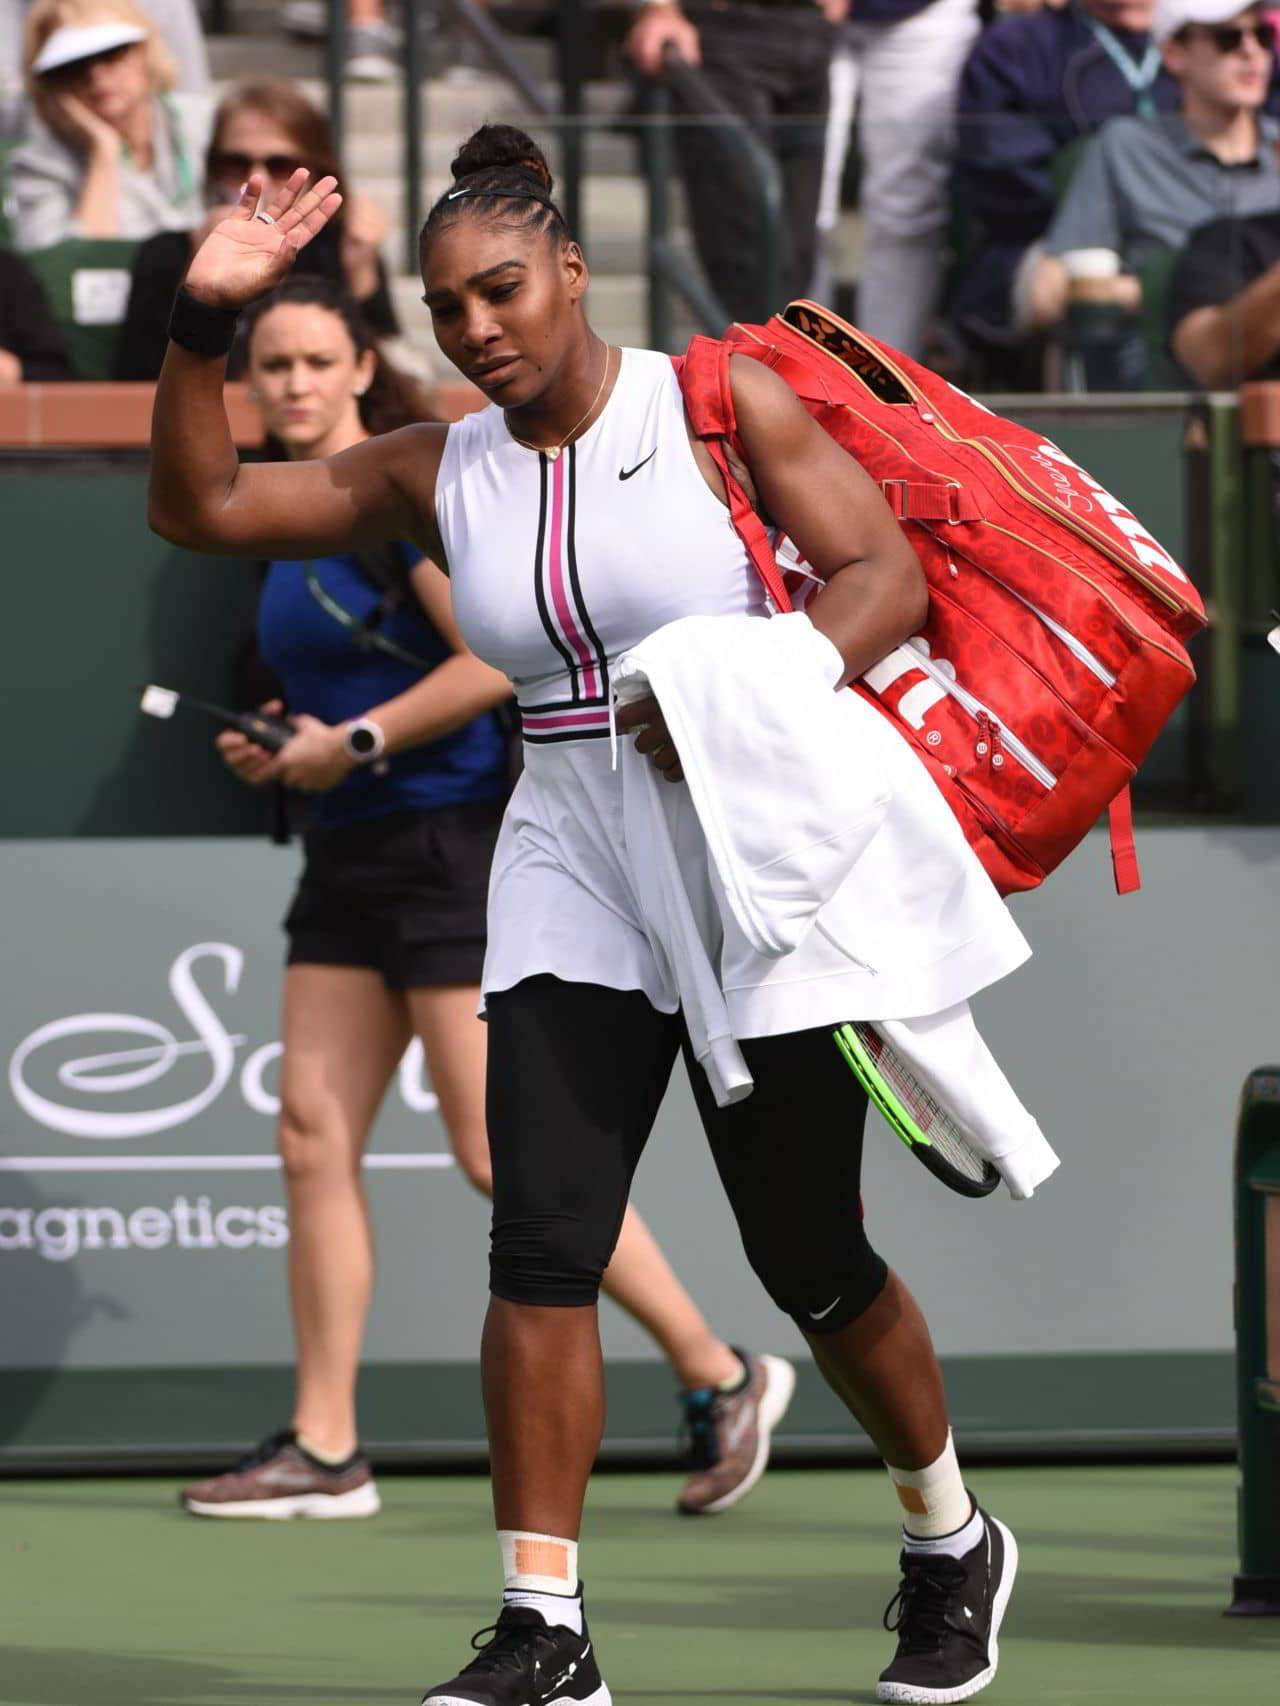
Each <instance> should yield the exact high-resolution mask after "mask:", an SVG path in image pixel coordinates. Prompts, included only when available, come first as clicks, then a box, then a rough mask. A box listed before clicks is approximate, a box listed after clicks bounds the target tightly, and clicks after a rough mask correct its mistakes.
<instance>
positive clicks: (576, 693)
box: [520, 444, 609, 745]
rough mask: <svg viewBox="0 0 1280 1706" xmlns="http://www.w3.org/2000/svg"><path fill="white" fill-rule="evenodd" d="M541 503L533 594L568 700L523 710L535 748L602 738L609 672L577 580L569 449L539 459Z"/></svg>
mask: <svg viewBox="0 0 1280 1706" xmlns="http://www.w3.org/2000/svg"><path fill="white" fill-rule="evenodd" d="M538 463H539V472H540V475H541V482H542V486H541V496H540V499H539V506H538V543H537V549H536V552H535V555H534V568H533V574H534V594H535V597H536V598H537V601H538V614H539V616H540V617H541V618H542V625H543V627H544V628H545V629H546V631H547V637H548V639H549V640H550V641H551V644H552V645H553V646H554V647H555V649H556V651H557V652H558V653H559V655H560V657H561V658H563V660H564V666H565V668H566V670H567V671H568V672H569V681H570V684H571V685H570V690H569V693H568V696H567V697H566V698H563V699H559V700H557V701H556V702H555V703H554V704H551V705H539V706H537V707H536V708H531V709H523V708H522V710H521V713H520V720H521V724H522V727H523V732H524V738H525V739H526V740H527V741H532V742H534V743H535V744H539V745H545V744H548V743H550V742H552V741H565V740H598V739H599V738H600V737H601V736H604V735H607V734H608V733H609V668H608V659H607V658H606V656H605V649H604V647H603V646H602V645H601V643H600V636H599V635H598V634H597V633H596V631H595V627H594V626H593V624H592V621H591V616H590V614H589V612H588V610H587V605H586V600H585V599H584V598H583V596H582V582H581V580H580V578H579V575H578V557H577V551H576V547H575V542H574V532H575V524H576V510H577V451H576V447H575V446H574V445H572V444H571V445H570V446H569V447H568V449H567V450H566V451H565V452H564V454H563V455H562V456H558V457H556V458H555V460H554V461H552V460H551V459H550V458H549V457H547V456H539V458H538Z"/></svg>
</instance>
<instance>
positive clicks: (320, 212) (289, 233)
mask: <svg viewBox="0 0 1280 1706" xmlns="http://www.w3.org/2000/svg"><path fill="white" fill-rule="evenodd" d="M264 182H265V180H264V178H263V176H262V174H261V173H258V172H255V173H254V174H253V175H252V176H251V177H250V179H249V181H248V183H247V184H246V185H245V186H244V189H243V190H242V191H241V194H240V200H239V202H238V203H237V204H236V206H235V208H234V209H233V211H232V212H231V214H230V215H229V216H228V217H227V218H226V219H223V220H221V221H220V222H219V223H218V224H217V225H215V226H214V227H213V229H212V231H210V232H209V234H208V236H207V237H206V238H205V240H204V242H203V243H201V245H200V247H199V248H198V249H197V250H196V253H195V257H194V259H193V260H192V262H191V265H190V267H189V268H188V269H187V277H186V281H185V282H186V288H187V290H188V291H189V292H190V293H191V295H192V296H194V297H196V298H197V300H199V301H201V302H206V303H208V304H209V306H210V307H211V308H233V309H234V308H243V307H244V306H245V305H246V303H249V302H253V301H255V300H256V299H257V298H258V297H259V296H265V295H266V293H267V292H268V291H269V290H273V289H274V288H275V286H276V285H277V284H279V283H280V280H281V279H282V278H283V277H284V276H285V274H286V273H287V272H288V271H289V269H290V267H292V265H293V263H294V262H295V261H296V260H297V258H298V254H299V252H300V251H301V250H302V249H305V248H306V246H307V244H308V243H309V242H310V241H311V239H312V238H313V237H315V236H317V235H318V234H319V233H320V232H321V231H323V230H324V228H325V226H326V225H327V224H328V223H329V221H330V220H331V219H332V218H333V216H334V214H335V213H337V211H338V209H339V208H340V207H341V206H342V197H341V195H340V194H339V193H338V181H337V179H336V178H320V179H319V180H318V181H317V182H316V183H314V184H313V183H311V181H310V176H309V174H308V173H307V171H306V170H305V169H304V168H302V167H299V168H298V170H297V171H296V172H295V173H294V174H293V176H292V177H291V178H290V179H289V180H288V182H287V183H285V184H283V185H282V186H281V188H280V189H279V190H278V191H277V192H276V194H275V196H273V198H272V199H271V201H270V203H269V204H268V205H267V206H266V207H265V208H259V206H258V203H259V200H260V199H261V196H262V190H263V185H264Z"/></svg>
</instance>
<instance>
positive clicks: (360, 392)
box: [351, 385, 369, 397]
mask: <svg viewBox="0 0 1280 1706" xmlns="http://www.w3.org/2000/svg"><path fill="white" fill-rule="evenodd" d="M368 389H369V387H368V386H367V385H357V386H356V388H355V390H354V391H353V392H352V393H351V395H352V396H353V397H363V396H364V394H365V392H366V391H367V390H368Z"/></svg>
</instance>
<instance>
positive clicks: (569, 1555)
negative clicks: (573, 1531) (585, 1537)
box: [498, 1528, 578, 1594]
mask: <svg viewBox="0 0 1280 1706" xmlns="http://www.w3.org/2000/svg"><path fill="white" fill-rule="evenodd" d="M498 1547H499V1550H500V1551H501V1553H502V1585H503V1587H504V1588H516V1589H520V1590H522V1591H523V1592H525V1593H557V1594H573V1593H577V1591H578V1542H577V1541H576V1540H565V1539H562V1538H561V1537H560V1536H559V1535H555V1534H530V1533H528V1532H527V1531H526V1530H524V1529H516V1528H500V1529H499V1530H498Z"/></svg>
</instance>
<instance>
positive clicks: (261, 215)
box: [253, 209, 275, 225]
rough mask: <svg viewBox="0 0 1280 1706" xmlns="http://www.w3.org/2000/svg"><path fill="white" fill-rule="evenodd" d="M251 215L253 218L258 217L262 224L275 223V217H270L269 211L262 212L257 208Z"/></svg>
mask: <svg viewBox="0 0 1280 1706" xmlns="http://www.w3.org/2000/svg"><path fill="white" fill-rule="evenodd" d="M253 217H254V218H255V219H260V220H261V221H262V223H263V224H264V225H274V224H275V219H274V218H273V217H272V215H271V214H269V213H263V212H262V210H261V209H259V210H258V212H257V213H255V214H254V216H253Z"/></svg>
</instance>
